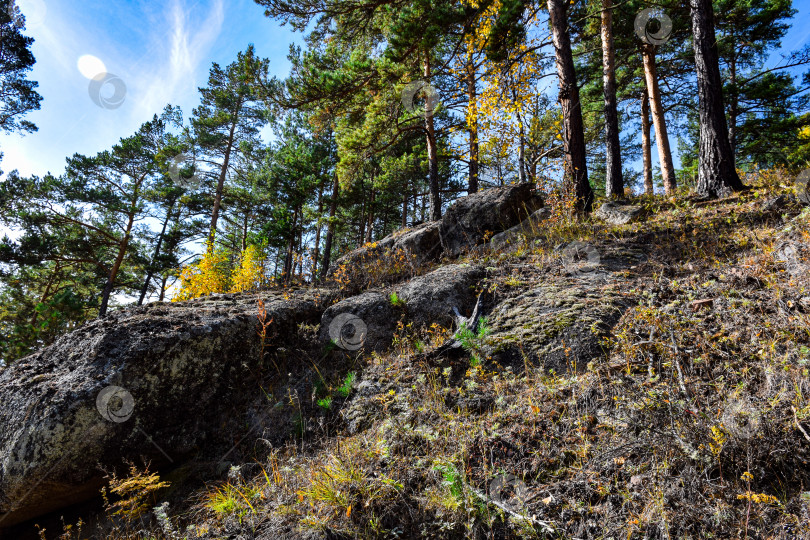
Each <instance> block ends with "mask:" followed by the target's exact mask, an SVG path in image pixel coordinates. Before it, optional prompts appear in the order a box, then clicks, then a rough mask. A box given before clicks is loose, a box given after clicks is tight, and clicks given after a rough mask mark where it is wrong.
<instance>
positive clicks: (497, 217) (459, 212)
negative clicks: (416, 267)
mask: <svg viewBox="0 0 810 540" xmlns="http://www.w3.org/2000/svg"><path fill="white" fill-rule="evenodd" d="M542 206H543V199H542V197H540V195H539V194H538V193H537V191H536V190H535V189H534V185H532V184H514V185H510V186H503V187H497V188H492V189H488V190H486V191H481V192H479V193H475V194H473V195H468V196H467V197H463V198H461V199H458V200H457V201H456V202H454V203H453V204H452V205H451V206H450V207H449V208H448V209H447V211H446V212H445V213H444V216H443V217H442V222H441V225H440V227H439V235H440V237H441V242H442V247H443V248H444V252H445V255H447V256H449V257H456V256H458V255H460V254H461V253H462V252H464V251H467V250H470V249H472V248H473V247H475V246H477V245H479V244H482V243H483V242H484V238H486V235H487V234H497V233H499V232H503V231H505V230H507V229H510V228H512V227H514V226H515V225H518V224H519V223H520V222H522V221H523V220H524V219H526V218H527V217H529V216H530V215H532V214H533V213H534V212H536V211H537V210H539V209H540V208H542Z"/></svg>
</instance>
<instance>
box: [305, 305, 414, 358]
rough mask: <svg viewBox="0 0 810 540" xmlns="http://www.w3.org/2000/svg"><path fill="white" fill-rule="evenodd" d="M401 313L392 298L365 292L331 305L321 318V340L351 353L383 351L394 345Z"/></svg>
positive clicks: (319, 334) (319, 332)
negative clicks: (393, 340) (395, 332)
mask: <svg viewBox="0 0 810 540" xmlns="http://www.w3.org/2000/svg"><path fill="white" fill-rule="evenodd" d="M401 314H402V313H401V310H397V309H395V308H394V306H393V305H392V304H391V299H390V297H389V296H388V295H386V294H383V293H381V292H376V291H369V292H364V293H363V294H360V295H357V296H352V297H351V298H346V299H345V300H341V301H340V302H338V303H336V304H334V305H332V306H330V307H329V309H327V310H326V311H325V312H324V314H323V317H321V326H320V329H319V331H318V337H319V339H320V341H321V343H322V344H327V343H329V342H334V343H335V345H336V346H337V347H338V348H339V349H343V350H345V351H348V352H353V351H359V350H361V349H362V350H364V351H376V352H382V351H385V350H386V349H387V348H388V347H389V346H390V345H391V340H392V339H393V337H394V331H395V330H396V328H397V322H399V319H400V317H401Z"/></svg>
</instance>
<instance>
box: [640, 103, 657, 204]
mask: <svg viewBox="0 0 810 540" xmlns="http://www.w3.org/2000/svg"><path fill="white" fill-rule="evenodd" d="M641 155H642V160H643V162H644V193H646V194H647V195H653V194H655V187H654V186H653V177H652V141H651V140H650V96H649V94H647V89H646V88H644V89H643V90H642V91H641Z"/></svg>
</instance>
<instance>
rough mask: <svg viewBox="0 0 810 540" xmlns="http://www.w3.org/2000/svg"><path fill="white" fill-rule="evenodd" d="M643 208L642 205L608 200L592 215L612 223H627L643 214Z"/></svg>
mask: <svg viewBox="0 0 810 540" xmlns="http://www.w3.org/2000/svg"><path fill="white" fill-rule="evenodd" d="M641 210H642V209H641V207H640V206H632V205H629V204H619V203H617V202H614V201H608V202H606V203H604V204H603V205H602V206H600V207H599V209H597V210H596V212H594V213H593V214H591V215H592V216H593V217H595V218H597V219H601V220H602V221H604V222H606V223H610V224H611V225H626V224H628V223H630V222H631V221H634V220H637V219H638V218H639V217H640V215H641Z"/></svg>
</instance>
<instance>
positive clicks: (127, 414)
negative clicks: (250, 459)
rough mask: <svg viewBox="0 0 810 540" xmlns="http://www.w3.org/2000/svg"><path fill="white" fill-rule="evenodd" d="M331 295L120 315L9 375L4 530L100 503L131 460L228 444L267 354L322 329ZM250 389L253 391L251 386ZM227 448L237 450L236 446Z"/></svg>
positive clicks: (3, 424) (2, 414)
mask: <svg viewBox="0 0 810 540" xmlns="http://www.w3.org/2000/svg"><path fill="white" fill-rule="evenodd" d="M330 294H331V293H329V292H327V291H317V290H311V291H299V292H293V293H292V294H289V295H288V297H285V295H282V294H281V293H263V294H261V295H230V296H228V295H220V296H217V297H214V298H207V299H202V300H197V301H191V302H181V303H176V304H166V303H155V304H149V305H147V306H144V307H140V308H134V309H128V310H122V311H117V312H113V313H111V314H109V315H107V316H106V317H104V318H100V319H97V320H94V321H92V322H89V323H87V324H85V325H84V326H82V327H81V328H79V329H78V330H76V331H74V332H71V333H70V334H67V335H65V336H62V337H61V338H60V339H59V340H58V341H57V342H56V343H54V344H53V345H51V346H50V347H47V348H45V349H43V350H42V351H39V352H37V353H35V354H33V355H31V356H28V357H26V358H23V359H21V360H18V361H17V362H15V363H14V364H12V365H11V366H10V367H8V368H7V369H5V370H4V371H2V373H0V402H2V403H3V407H2V408H0V527H9V526H11V525H14V524H16V523H20V522H22V521H25V520H28V519H31V518H35V517H37V516H41V515H43V514H46V513H48V512H51V511H54V510H57V509H60V508H62V507H64V506H66V505H69V504H75V503H78V502H82V501H84V500H88V499H90V498H93V497H95V496H97V495H98V494H99V491H98V490H99V488H100V486H102V484H103V482H104V480H103V477H104V473H103V472H102V471H101V470H100V467H102V468H104V469H106V470H116V469H120V468H121V467H122V466H123V465H124V460H129V461H131V462H137V463H140V462H141V458H142V457H145V458H146V459H147V460H149V461H151V463H152V465H153V467H160V466H161V465H164V464H167V463H169V461H173V462H178V461H180V460H183V459H184V457H187V456H189V455H190V454H192V453H194V452H195V451H197V449H198V448H200V447H201V446H202V445H203V444H204V443H205V444H208V443H212V442H220V443H221V444H224V443H225V442H226V441H224V440H220V439H225V438H228V439H230V436H231V435H232V434H233V430H234V429H242V426H238V425H237V424H239V422H240V419H241V414H235V412H236V411H241V412H242V413H243V412H244V404H243V403H242V402H246V401H247V400H248V399H250V398H255V397H256V393H255V392H251V391H248V389H253V390H256V383H255V381H252V374H254V373H260V372H261V371H262V368H263V359H262V358H260V353H261V350H262V344H261V339H260V338H259V336H258V335H257V332H256V326H257V301H258V300H259V299H262V300H263V301H264V303H265V307H266V309H267V320H270V319H272V321H273V322H272V324H271V325H270V326H268V337H267V339H266V342H265V350H267V348H268V347H273V346H275V345H276V344H278V343H279V341H280V340H285V342H289V341H290V337H289V336H290V335H291V334H294V333H295V332H296V328H297V325H298V324H299V323H302V322H314V321H317V320H318V318H319V317H320V315H321V313H322V312H323V310H324V309H325V305H326V303H327V301H328V300H329V296H330ZM251 381H252V382H251ZM229 442H230V441H229Z"/></svg>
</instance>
